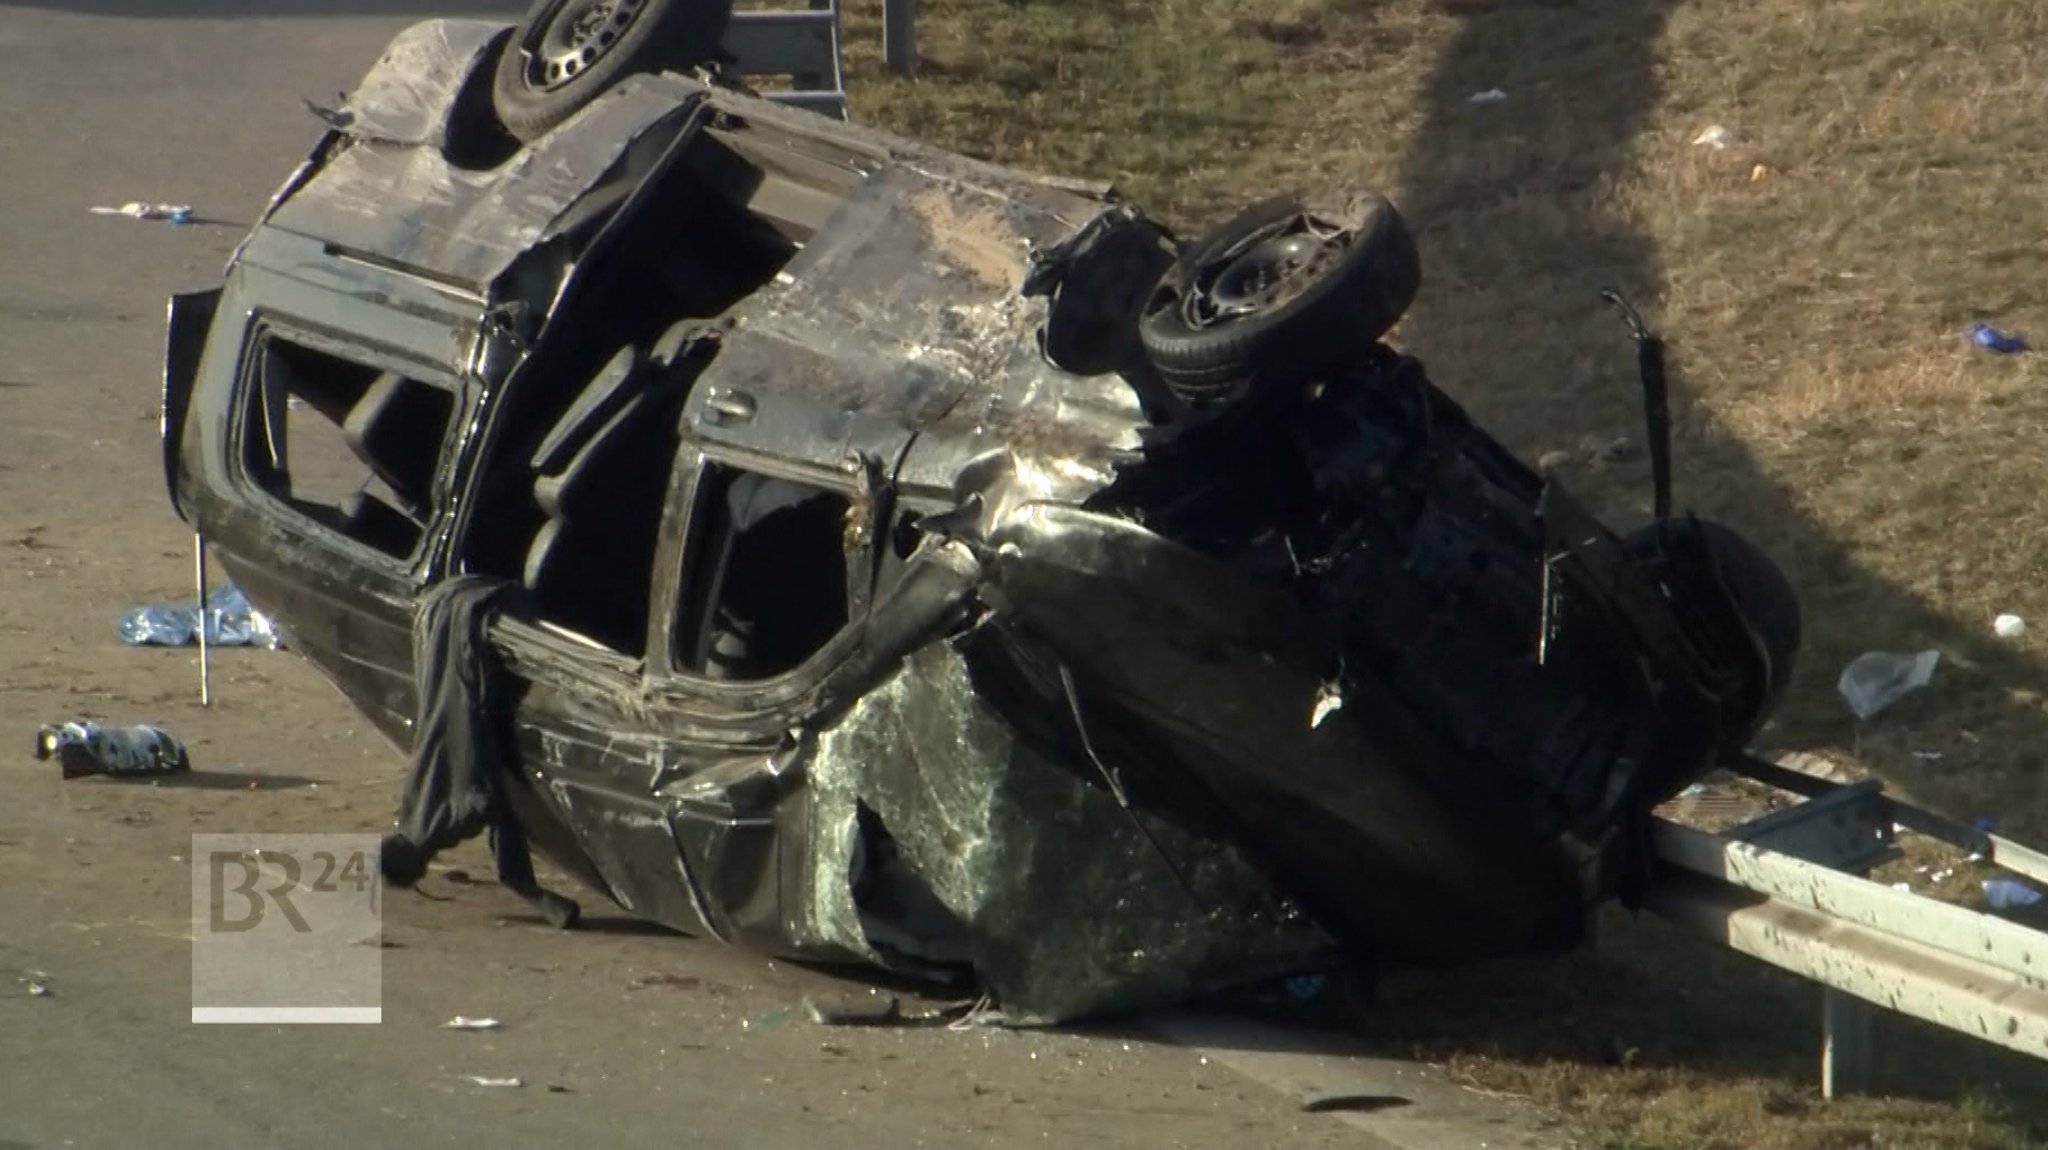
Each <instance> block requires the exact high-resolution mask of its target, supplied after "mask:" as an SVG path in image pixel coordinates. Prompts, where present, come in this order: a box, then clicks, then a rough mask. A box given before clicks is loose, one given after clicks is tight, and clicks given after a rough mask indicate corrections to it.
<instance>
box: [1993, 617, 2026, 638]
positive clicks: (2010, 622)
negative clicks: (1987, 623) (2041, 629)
mask: <svg viewBox="0 0 2048 1150" xmlns="http://www.w3.org/2000/svg"><path fill="white" fill-rule="evenodd" d="M1991 630H1992V632H1993V633H1994V634H1996V635H1997V636H1998V637H1999V638H2001V639H2017V638H2019V637H2020V636H2021V635H2024V634H2026V633H2027V621H2026V620H2025V619H2022V618H2020V617H2019V616H2018V615H2000V616H1999V617H1998V618H1996V619H1993V620H1992V621H1991Z"/></svg>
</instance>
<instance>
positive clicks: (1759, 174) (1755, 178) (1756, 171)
mask: <svg viewBox="0 0 2048 1150" xmlns="http://www.w3.org/2000/svg"><path fill="white" fill-rule="evenodd" d="M1770 174H1771V170H1770V169H1769V168H1767V167H1765V166H1764V165H1762V164H1758V165H1757V166H1756V167H1754V168H1751V169H1750V170H1749V182H1750V183H1752V184H1758V183H1762V182H1763V178H1764V177H1765V176H1768V175H1770Z"/></svg>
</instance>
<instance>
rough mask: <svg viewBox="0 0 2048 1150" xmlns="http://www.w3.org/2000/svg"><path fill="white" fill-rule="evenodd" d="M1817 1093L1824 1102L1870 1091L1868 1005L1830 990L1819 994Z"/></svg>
mask: <svg viewBox="0 0 2048 1150" xmlns="http://www.w3.org/2000/svg"><path fill="white" fill-rule="evenodd" d="M1822 994H1823V995H1824V998H1823V1000H1822V1002H1821V1053H1820V1093H1821V1097H1823V1098H1831V1099H1832V1098H1839V1097H1843V1096H1845V1095H1850V1094H1862V1093H1865V1092H1866V1091H1868V1090H1869V1089H1870V1077H1871V1043H1870V1024H1871V1007H1870V1004H1869V1003H1867V1002H1864V1001H1863V1000H1862V999H1860V998H1857V997H1855V996H1854V995H1849V994H1843V993H1842V992H1841V991H1839V990H1836V989H1835V988H1833V987H1828V988H1827V989H1826V990H1824V991H1822Z"/></svg>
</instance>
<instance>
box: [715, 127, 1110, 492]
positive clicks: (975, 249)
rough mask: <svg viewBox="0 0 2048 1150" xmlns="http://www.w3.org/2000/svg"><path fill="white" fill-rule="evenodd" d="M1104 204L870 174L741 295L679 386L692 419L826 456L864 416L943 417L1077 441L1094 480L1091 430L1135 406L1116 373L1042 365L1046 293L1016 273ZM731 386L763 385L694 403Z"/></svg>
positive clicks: (1059, 449)
mask: <svg viewBox="0 0 2048 1150" xmlns="http://www.w3.org/2000/svg"><path fill="white" fill-rule="evenodd" d="M1106 210H1108V209H1107V207H1106V206H1105V205H1104V204H1102V203H1100V202H1098V201H1094V200H1090V199H1087V198H1085V197H1082V196H1079V195H1075V194H1072V193H1069V192H1065V191H1061V190H1058V189H1053V188H1046V187H1039V186H1034V185H1029V184H1021V183H1019V184H1016V185H1015V186H1009V185H1003V186H989V185H983V184H980V183H974V182H969V181H967V180H964V179H961V178H957V177H954V176H951V175H947V174H945V173H941V172H937V171H932V170H927V169H924V168H920V167H914V166H909V165H901V164H899V165H892V166H888V167H885V168H883V169H881V170H880V171H877V172H875V173H874V174H873V175H870V176H868V177H867V178H866V179H865V180H863V181H862V183H861V185H860V186H859V187H858V188H857V189H856V190H855V191H854V192H853V193H852V194H851V195H850V196H849V197H848V198H847V199H846V201H845V202H844V203H843V204H842V205H841V206H840V208H839V209H838V210H837V211H836V212H835V213H834V214H833V216H832V218H831V220H830V221H829V222H828V223H827V224H826V226H825V227H824V228H823V229H822V230H821V231H820V232H819V233H818V234H817V235H816V236H814V237H812V238H811V240H810V241H809V242H808V243H807V244H806V245H805V246H804V249H803V251H802V252H800V253H799V254H798V255H797V256H796V258H795V259H793V260H791V261H790V263H789V265H788V267H786V268H785V269H783V273H782V275H781V276H779V277H777V281H776V283H775V284H773V285H771V286H769V287H767V288H765V289H763V290H762V291H761V292H760V293H759V294H758V295H756V296H755V297H753V298H752V299H750V300H749V301H748V302H747V303H746V304H744V305H742V306H741V307H740V308H739V309H738V311H737V319H738V323H737V324H736V327H735V330H734V331H733V332H732V333H731V334H730V335H728V336H727V337H726V339H725V341H724V346H723V348H722V349H721V351H720V353H719V357H718V359H717V360H716V361H715V362H714V363H713V364H712V365H711V367H710V368H709V369H707V370H706V372H705V373H704V376H703V378H702V380H701V382H700V386H699V387H698V388H697V389H696V393H695V395H694V396H693V398H692V400H691V406H690V409H689V412H688V416H687V418H689V420H690V422H691V425H692V428H693V430H694V432H695V433H696V434H698V435H700V436H702V437H704V438H706V439H710V440H714V441H718V442H723V443H731V444H734V445H737V446H744V447H749V448H753V449H756V450H765V451H770V452H773V453H774V454H776V455H778V456H782V457H785V458H788V457H804V458H811V457H816V458H812V461H813V462H820V463H825V464H828V465H829V464H832V463H836V462H837V460H838V457H839V455H840V454H841V453H842V452H843V450H844V447H845V444H846V437H845V435H844V433H843V432H844V430H846V429H851V428H855V427H857V426H858V425H859V423H860V422H861V421H862V419H863V418H864V419H865V420H866V422H869V423H874V422H878V421H886V422H888V423H889V424H892V425H896V426H899V427H901V428H902V429H905V430H911V431H922V430H924V429H926V428H928V427H931V426H933V425H935V424H937V423H939V422H941V421H945V422H947V423H948V424H949V428H950V429H949V431H948V433H947V435H946V437H945V438H947V439H948V441H949V442H953V441H957V440H960V439H963V438H964V439H967V440H970V441H972V442H971V443H970V444H969V445H968V448H967V450H972V449H973V445H974V444H980V443H985V444H987V445H989V446H990V447H1018V448H1021V449H1023V450H1024V451H1025V452H1026V453H1028V454H1032V455H1044V456H1047V457H1058V456H1066V455H1074V454H1086V455H1088V456H1089V457H1090V458H1089V460H1088V462H1087V463H1086V464H1085V466H1086V467H1088V468H1089V469H1090V470H1091V474H1090V476H1089V479H1088V485H1087V488H1088V489H1090V490H1092V489H1093V488H1094V487H1099V486H1101V485H1102V484H1103V483H1105V482H1107V479H1108V475H1107V467H1108V463H1109V458H1108V453H1107V452H1106V451H1105V450H1104V447H1103V444H1104V441H1105V440H1108V441H1113V442H1115V443H1117V444H1118V445H1119V447H1121V448H1122V449H1123V450H1125V451H1135V449H1136V448H1137V446H1138V440H1137V432H1136V428H1137V427H1138V426H1139V425H1140V424H1141V423H1142V418H1141V414H1140V412H1139V410H1138V407H1137V404H1136V402H1135V400H1134V399H1133V398H1132V397H1131V396H1130V389H1129V388H1128V387H1126V386H1124V385H1123V384H1122V383H1121V382H1120V381H1118V380H1117V379H1115V378H1114V377H1098V378H1085V379H1084V378H1080V377H1073V376H1067V375H1065V374H1064V373H1061V372H1059V371H1057V370H1056V369H1055V368H1053V367H1052V366H1051V365H1050V364H1048V363H1046V362H1045V360H1044V358H1043V357H1042V356H1041V355H1040V354H1039V351H1038V342H1037V341H1038V333H1039V331H1040V329H1041V328H1042V327H1043V326H1044V324H1045V322H1046V317H1047V305H1046V301H1045V300H1044V299H1042V298H1027V297H1025V296H1023V295H1020V294H1019V292H1018V288H1019V287H1020V285H1022V284H1023V282H1024V280H1025V278H1026V277H1027V276H1028V275H1029V274H1030V272H1031V269H1032V267H1033V264H1032V259H1031V257H1032V253H1033V252H1035V251H1042V250H1045V249H1048V248H1051V247H1053V246H1055V245H1057V244H1058V243H1060V242H1062V241H1064V240H1066V239H1068V238H1070V237H1071V236H1072V235H1073V234H1074V232H1075V231H1076V230H1077V229H1078V228H1079V227H1080V226H1082V225H1083V224H1085V223H1086V222H1087V221H1089V220H1091V219H1093V218H1094V217H1096V216H1097V215H1100V214H1102V213H1103V212H1104V211H1106ZM733 392H740V393H745V394H748V395H750V396H753V397H756V398H758V399H759V400H760V403H761V410H760V411H759V413H758V414H757V415H756V416H755V417H753V418H752V419H750V420H747V421H727V420H721V419H719V418H716V416H715V415H708V414H707V413H706V408H707V406H708V405H710V404H711V403H712V402H713V401H714V399H715V398H716V397H719V396H725V395H729V394H731V393H733ZM1067 395H1071V397H1072V398H1071V399H1067V398H1065V396H1067ZM1077 414H1081V415H1084V416H1086V417H1085V418H1081V419H1076V416H1077ZM961 450H962V449H961V448H960V447H959V446H958V444H957V443H955V445H954V446H953V447H952V448H951V449H950V450H949V451H948V452H947V457H946V463H948V464H951V465H955V466H957V464H958V462H959V460H960V452H961ZM935 478H939V479H941V481H942V482H950V476H937V475H935ZM911 482H913V483H915V482H916V480H915V479H912V480H911Z"/></svg>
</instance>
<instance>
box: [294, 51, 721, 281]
mask: <svg viewBox="0 0 2048 1150" xmlns="http://www.w3.org/2000/svg"><path fill="white" fill-rule="evenodd" d="M700 105H701V89H697V88H694V87H692V86H688V85H684V84H682V83H681V82H676V81H669V80H667V79H666V78H664V77H659V76H636V77H634V78H632V79H630V80H627V81H625V82H623V83H621V84H620V85H619V86H618V87H616V88H614V89H612V90H611V91H609V92H606V93H605V94H604V95H603V96H600V97H599V98H598V99H597V100H596V101H595V102H593V103H592V104H591V105H590V106H589V107H587V108H585V109H583V110H582V111H581V112H578V113H577V114H576V120H575V121H572V123H575V124H576V125H577V127H576V130H573V131H572V130H564V131H559V132H556V133H554V134H552V135H550V136H548V137H547V138H546V139H543V140H541V141H540V142H539V143H537V144H535V145H533V146H532V147H530V148H527V149H525V150H523V151H521V152H520V153H519V154H518V155H517V156H516V157H515V158H514V159H513V160H512V161H510V162H509V163H507V164H506V165H505V166H504V167H501V168H497V169H493V170H491V171H486V172H477V171H469V170H466V169H463V168H460V167H457V166H456V165H455V164H453V163H452V162H450V161H449V160H448V158H447V157H446V156H444V155H442V154H441V152H440V151H439V150H437V149H433V148H423V147H413V146H409V145H404V144H387V143H381V142H378V141H374V140H361V141H357V142H355V143H354V144H353V145H352V146H349V147H346V148H342V149H339V150H338V151H337V152H336V154H334V155H332V156H331V157H330V158H329V159H328V160H327V161H326V164H325V166H324V167H322V168H320V169H319V171H318V172H316V173H315V174H314V175H312V176H311V177H310V178H308V179H307V180H306V181H305V184H304V186H303V187H301V188H300V189H299V190H298V191H297V192H295V193H293V194H292V195H291V196H290V197H289V198H287V199H285V200H284V201H283V202H282V203H281V204H279V205H278V207H277V209H276V211H275V212H274V213H273V214H272V216H271V218H270V220H269V223H270V224H271V225H272V226H275V227H279V228H284V229H286V230H289V231H293V232H297V233H298V234H300V235H304V236H309V237H311V238H313V239H318V240H323V241H325V242H326V243H328V244H329V245H331V246H333V247H336V248H340V249H343V250H346V251H348V252H350V253H353V254H357V255H364V256H369V257H372V258H375V259H378V260H382V261H388V262H389V263H390V264H392V265H393V266H396V267H402V268H406V269H408V270H410V271H413V272H415V273H420V274H425V275H428V276H431V277H435V278H439V279H444V280H448V281H450V282H453V283H456V284H460V285H462V286H464V287H466V288H469V289H471V290H474V291H477V292H479V293H481V292H483V291H485V290H486V289H488V288H489V287H490V285H491V284H492V283H494V282H495V281H496V280H497V279H498V277H499V276H500V275H502V274H503V273H504V272H505V270H506V269H507V268H509V267H511V266H512V264H513V263H514V262H516V261H517V260H519V259H520V258H521V257H522V256H524V255H526V254H527V253H528V252H530V251H532V250H533V249H534V248H536V247H538V246H539V245H540V244H542V243H543V242H544V241H545V240H547V239H549V238H551V237H552V236H554V235H555V234H557V233H558V232H559V231H561V230H562V228H563V225H564V223H565V222H568V221H572V220H585V219H589V218H591V216H592V214H593V213H594V211H596V210H600V209H602V207H604V206H605V205H606V204H611V205H613V206H616V204H617V203H618V202H619V201H622V200H623V199H624V197H625V196H626V195H627V194H628V193H629V192H630V191H631V190H632V189H633V188H634V187H636V186H638V185H639V184H640V183H641V182H642V181H643V180H644V179H646V177H647V176H648V175H649V174H650V173H651V171H652V170H653V167H654V165H655V164H656V162H657V161H658V160H659V159H660V158H661V156H662V154H663V153H664V152H665V151H666V150H667V148H668V145H669V144H670V142H672V140H673V139H674V137H675V135H676V134H677V133H678V132H680V131H683V130H687V128H688V125H689V124H690V123H691V121H692V118H693V117H694V116H695V115H696V114H697V112H698V110H699V108H700ZM393 204H404V205H406V210H404V211H393V210H391V208H392V205H393Z"/></svg>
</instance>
